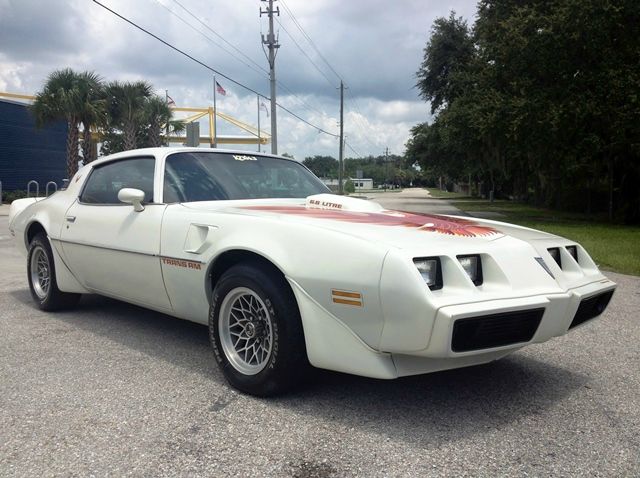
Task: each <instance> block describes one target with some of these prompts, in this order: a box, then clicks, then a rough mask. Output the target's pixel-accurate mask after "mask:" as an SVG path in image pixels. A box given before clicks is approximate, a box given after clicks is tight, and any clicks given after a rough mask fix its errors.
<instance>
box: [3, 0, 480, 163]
mask: <svg viewBox="0 0 640 478" xmlns="http://www.w3.org/2000/svg"><path fill="white" fill-rule="evenodd" d="M101 1H103V3H105V5H107V6H108V7H110V8H112V9H114V10H116V11H118V12H119V13H121V14H122V15H124V16H126V17H128V18H131V20H133V21H135V22H137V23H139V24H140V25H141V26H142V27H144V28H147V29H149V30H150V31H152V32H153V33H156V34H158V35H160V36H161V37H163V38H164V39H166V40H167V41H169V42H170V43H172V44H174V45H175V46H177V47H178V48H181V49H184V50H185V51H187V52H188V53H189V54H191V55H192V56H194V57H195V58H197V59H199V60H201V61H203V62H205V63H207V64H209V65H211V66H212V67H214V68H216V69H218V70H219V71H221V72H223V73H225V74H227V75H229V76H231V77H233V78H235V79H236V80H237V81H240V82H241V83H244V84H246V85H248V86H249V87H251V88H253V89H255V90H257V91H260V92H261V93H263V94H267V93H268V91H269V84H268V79H267V77H266V75H265V74H264V72H261V71H260V68H264V69H266V68H267V63H266V60H265V57H264V53H263V51H262V46H261V43H260V32H261V29H262V31H263V32H264V31H265V29H266V18H265V17H264V16H263V17H262V18H260V16H259V14H258V9H259V8H260V6H262V7H263V8H264V7H265V5H266V4H265V3H263V2H260V1H258V0H238V1H235V2H226V1H225V2H223V1H221V0H216V1H212V0H180V3H181V4H182V5H184V6H185V7H187V8H188V9H189V10H190V11H191V12H192V13H193V14H194V15H196V16H197V17H199V18H201V19H202V21H203V22H204V23H206V25H207V26H209V27H210V28H211V29H213V30H214V31H215V32H216V33H218V34H219V35H220V36H222V37H224V38H225V39H226V40H227V41H229V42H230V43H232V44H233V45H234V46H235V47H237V48H238V49H239V50H241V51H242V52H243V53H245V54H246V55H247V56H248V57H249V58H251V59H252V60H253V61H255V62H256V63H258V64H259V65H260V68H258V67H256V66H255V65H253V63H251V61H249V60H247V59H246V58H244V57H241V55H239V54H238V53H237V52H236V51H235V50H234V49H233V48H232V47H230V46H229V45H227V44H225V43H224V42H223V41H222V40H220V38H219V37H217V36H216V35H215V33H213V32H211V31H210V30H208V29H207V28H205V27H203V26H202V25H201V24H199V23H198V22H197V21H196V20H194V19H193V18H192V17H190V16H189V14H188V13H186V12H185V11H184V10H182V9H181V8H180V7H179V5H178V4H177V3H176V2H174V1H171V0H136V1H131V0H101ZM283 3H284V5H286V6H288V7H289V8H290V10H291V11H293V13H294V14H295V16H296V18H297V20H298V21H299V22H300V24H301V25H302V26H303V27H304V29H305V31H306V32H307V33H308V34H309V36H310V37H311V38H312V39H313V42H314V43H315V45H316V46H317V48H318V49H319V50H320V52H321V53H322V55H323V56H324V57H325V58H326V59H327V60H328V61H329V62H330V63H331V65H332V66H333V68H335V70H336V71H337V72H338V73H339V74H340V75H342V76H343V78H344V80H345V81H346V83H347V85H348V86H349V92H348V93H349V94H347V95H346V97H345V98H346V104H345V134H346V135H347V142H348V144H349V145H350V146H351V147H352V148H353V149H354V150H356V151H357V152H358V153H360V154H362V155H368V154H373V155H378V154H381V153H382V151H383V150H384V148H385V147H389V148H390V150H391V151H392V152H393V153H402V152H403V150H404V143H405V142H406V140H407V138H408V136H409V129H410V128H411V127H412V126H414V125H415V124H416V123H418V122H422V121H425V120H426V119H427V118H428V116H427V115H428V107H427V105H426V104H424V103H423V102H422V101H421V100H420V99H419V98H418V95H417V91H416V90H415V88H414V84H415V71H416V70H417V69H418V66H419V64H420V61H421V58H422V49H423V48H424V44H425V42H426V39H427V34H428V32H429V30H430V27H431V24H432V22H433V20H434V19H435V18H436V17H437V16H446V15H448V13H449V11H450V10H451V9H455V10H456V11H457V13H458V14H460V15H463V16H465V17H466V18H468V19H470V20H472V18H471V17H472V16H473V15H474V12H475V2H474V1H469V0H466V1H464V0H455V1H453V0H450V1H449V2H429V1H424V0H403V1H396V2H388V1H387V2H383V1H382V0H368V1H364V0H351V1H349V2H345V1H339V0H317V1H313V2H310V1H308V0H286V1H285V2H280V5H279V6H280V11H281V15H280V17H279V19H278V20H279V21H280V22H281V26H280V25H278V24H277V25H278V30H279V38H280V43H281V45H282V46H281V48H280V50H279V52H278V57H277V60H276V65H277V77H278V80H279V81H281V82H282V83H283V84H285V85H286V86H287V87H288V88H289V89H290V90H291V91H292V92H293V94H291V92H289V91H288V90H287V89H284V88H282V87H280V88H279V89H278V101H279V102H280V103H281V104H283V105H285V106H286V107H287V108H290V109H291V110H292V111H294V112H295V113H296V114H298V115H300V116H302V117H303V118H305V119H307V120H308V121H309V122H311V123H313V124H315V125H317V126H319V127H321V128H323V129H325V130H327V131H330V132H332V133H337V132H338V126H337V122H338V118H339V92H338V90H337V89H336V87H337V86H338V85H339V80H338V78H337V77H336V76H335V75H334V74H333V72H331V71H330V70H329V68H328V67H327V66H326V65H325V64H324V62H323V60H322V59H321V58H320V57H319V56H318V54H317V53H316V52H315V51H314V49H313V48H312V47H311V46H310V45H309V43H308V42H306V40H305V39H304V38H303V36H302V35H301V34H300V32H299V31H298V30H297V28H296V26H295V24H294V23H293V21H292V19H291V18H290V16H289V15H288V14H287V13H286V9H285V8H284V5H283ZM276 5H278V4H276ZM169 10H172V11H173V14H172V13H171V12H170V11H169ZM178 16H180V17H182V18H183V20H185V21H187V22H189V23H190V24H192V25H193V29H192V28H190V27H188V26H187V25H186V24H185V23H184V21H182V20H180V19H179V18H178ZM194 29H195V30H199V31H200V32H201V33H198V32H197V31H194ZM284 29H286V30H287V31H288V32H289V33H290V34H291V35H293V36H294V38H295V39H296V41H297V42H298V43H299V45H300V46H301V47H303V48H304V51H305V52H306V53H307V55H308V56H310V57H311V58H312V59H313V61H314V62H315V63H316V65H317V66H318V67H319V68H321V69H322V70H323V71H324V73H325V76H326V77H327V78H328V80H329V81H328V80H327V78H325V76H323V75H321V74H320V73H318V71H317V69H316V68H315V67H314V66H313V65H312V64H311V63H309V61H308V60H307V59H306V58H305V56H304V55H303V54H302V53H301V52H300V51H299V50H298V48H297V47H296V46H295V44H294V42H293V41H292V40H291V39H290V38H289V36H288V35H287V34H286V33H285V31H284ZM203 34H204V35H206V36H208V37H210V39H212V40H213V41H214V42H215V43H217V44H219V45H222V46H223V47H224V49H225V50H228V51H229V52H232V53H233V55H232V54H230V53H228V52H225V51H224V50H223V49H221V48H220V47H219V46H216V45H214V44H213V43H212V42H210V41H209V40H207V39H206V38H205V37H204V36H203ZM234 56H236V57H239V58H241V60H242V61H239V60H238V59H236V58H234ZM244 63H250V64H252V66H253V69H250V68H248V67H247V66H246V65H245V64H244ZM67 66H69V67H72V68H75V69H79V70H84V69H86V70H94V71H96V72H98V73H100V74H101V75H102V76H103V77H105V78H106V79H108V80H115V79H118V80H135V79H146V80H148V81H150V82H151V83H152V84H153V85H154V86H155V87H156V88H157V90H158V93H160V94H164V90H165V89H168V90H169V94H170V95H171V96H172V97H173V99H174V100H175V101H176V102H177V103H178V105H181V106H202V107H205V106H209V104H210V103H211V97H212V93H211V88H212V73H211V72H210V71H208V70H207V69H205V68H203V67H202V66H200V65H198V64H196V63H194V62H192V61H191V60H188V59H186V58H184V57H183V56H181V55H180V54H178V53H176V52H174V51H172V50H171V49H169V48H168V47H166V46H165V45H163V44H161V43H160V42H158V41H157V40H154V39H153V38H150V37H149V36H147V35H145V34H144V33H142V32H140V31H138V30H136V29H135V28H133V27H132V26H130V25H128V24H127V23H125V22H123V21H122V20H120V19H118V18H117V17H115V16H114V15H112V14H110V13H109V12H107V11H105V10H104V9H102V8H100V7H99V6H98V5H96V4H95V3H93V2H90V1H88V0H66V1H65V0H50V1H47V2H42V1H41V0H21V1H7V0H0V90H5V91H6V90H9V91H12V92H16V93H26V94H30V93H35V92H36V91H37V90H39V89H40V88H41V86H42V84H43V81H44V80H45V78H46V76H47V75H48V74H49V73H50V72H51V71H53V70H54V69H58V68H64V67H67ZM255 69H258V72H256V71H254V70H255ZM218 81H219V82H220V83H221V84H222V85H223V86H224V87H225V88H226V89H227V91H228V92H229V94H228V96H227V97H224V98H221V99H220V102H219V104H218V107H219V109H220V110H221V111H223V112H225V113H228V114H231V115H232V116H234V117H237V118H238V119H240V120H242V121H245V122H247V123H251V124H254V125H256V123H257V121H256V119H257V111H256V99H255V95H254V94H252V93H249V92H247V91H244V90H243V89H242V88H240V87H239V86H237V85H234V84H233V83H232V82H230V81H229V80H226V79H224V78H219V80H218ZM294 94H295V96H294ZM353 98H355V102H354V100H353ZM309 106H310V108H309ZM262 126H263V127H265V128H266V129H270V124H269V120H268V119H267V118H266V116H265V115H263V116H262ZM203 130H204V124H203V125H202V126H201V131H203ZM278 130H279V151H280V152H289V153H292V154H294V155H295V156H296V157H297V158H304V157H305V156H308V155H314V154H331V155H333V156H337V154H338V140H337V138H335V137H332V136H328V135H325V134H318V132H317V130H315V129H314V128H311V127H309V126H307V125H305V124H304V123H301V122H299V121H298V120H296V119H295V118H293V117H291V116H290V115H288V114H287V113H285V112H283V111H279V113H278ZM219 131H220V132H221V134H239V133H240V132H239V130H238V129H237V128H232V127H230V126H228V125H225V124H224V123H222V124H220V125H219ZM251 148H253V147H251ZM352 154H353V153H352V151H351V149H349V148H347V150H346V155H347V156H350V155H352Z"/></svg>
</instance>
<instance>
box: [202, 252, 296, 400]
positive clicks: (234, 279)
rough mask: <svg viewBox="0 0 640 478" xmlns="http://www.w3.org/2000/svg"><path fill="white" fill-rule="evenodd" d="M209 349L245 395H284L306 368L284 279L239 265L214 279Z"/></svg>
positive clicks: (260, 268) (293, 310)
mask: <svg viewBox="0 0 640 478" xmlns="http://www.w3.org/2000/svg"><path fill="white" fill-rule="evenodd" d="M209 331H210V337H211V345H212V347H213V350H214V353H215V357H216V360H217V362H218V364H219V366H220V368H221V370H222V372H223V374H224V376H225V378H226V379H227V381H228V382H229V383H230V384H231V385H232V386H234V387H235V388H237V389H238V390H241V391H243V392H245V393H249V394H251V395H257V396H269V395H275V394H278V393H282V392H284V391H286V390H287V389H289V388H291V387H292V386H295V385H296V384H297V383H299V382H300V380H301V379H302V378H303V373H304V371H305V370H306V368H307V366H308V361H307V356H306V351H305V347H304V336H303V332H302V323H301V320H300V313H299V311H298V306H297V304H296V301H295V298H294V297H293V292H292V291H291V289H290V288H289V285H288V284H287V282H286V281H285V279H284V278H283V277H282V276H281V275H280V274H277V273H275V272H272V271H271V270H269V269H267V268H265V267H262V266H259V265H253V264H239V265H236V266H234V267H232V268H230V269H229V270H228V271H226V272H225V273H224V274H223V275H222V277H221V278H220V280H219V281H218V283H217V285H216V287H215V289H214V291H213V299H212V301H211V309H210V313H209Z"/></svg>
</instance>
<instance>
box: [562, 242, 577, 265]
mask: <svg viewBox="0 0 640 478" xmlns="http://www.w3.org/2000/svg"><path fill="white" fill-rule="evenodd" d="M565 249H566V250H567V252H568V253H569V255H570V256H571V257H573V260H574V261H576V262H578V263H580V261H578V246H577V245H576V244H572V245H570V246H565Z"/></svg>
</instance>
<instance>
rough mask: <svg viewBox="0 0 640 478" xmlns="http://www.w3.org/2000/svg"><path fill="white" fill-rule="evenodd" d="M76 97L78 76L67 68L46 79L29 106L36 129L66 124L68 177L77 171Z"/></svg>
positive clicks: (77, 121)
mask: <svg viewBox="0 0 640 478" xmlns="http://www.w3.org/2000/svg"><path fill="white" fill-rule="evenodd" d="M78 99H79V95H78V74H77V73H76V72H74V71H73V70H71V69H70V68H65V69H63V70H56V71H54V72H53V73H51V74H50V75H49V77H48V78H47V81H46V83H45V85H44V88H43V89H42V91H41V92H39V93H37V94H36V99H35V101H34V103H33V105H32V106H31V111H32V113H33V115H34V116H35V120H36V125H37V126H38V127H42V126H44V125H47V124H50V123H52V122H55V121H60V120H65V121H66V122H67V128H68V129H67V176H68V177H69V179H70V178H71V177H72V176H73V175H74V174H75V173H76V172H77V171H78V158H79V153H78V123H79V122H80V114H81V107H80V104H79V103H80V102H79V100H78Z"/></svg>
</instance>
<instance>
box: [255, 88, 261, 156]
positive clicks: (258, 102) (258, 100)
mask: <svg viewBox="0 0 640 478" xmlns="http://www.w3.org/2000/svg"><path fill="white" fill-rule="evenodd" d="M256 104H257V105H258V153H259V152H260V95H256Z"/></svg>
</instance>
